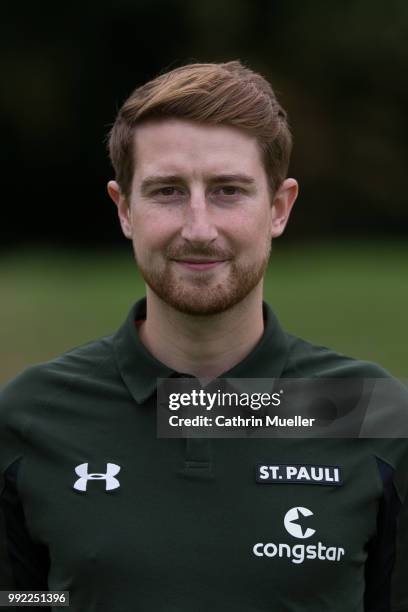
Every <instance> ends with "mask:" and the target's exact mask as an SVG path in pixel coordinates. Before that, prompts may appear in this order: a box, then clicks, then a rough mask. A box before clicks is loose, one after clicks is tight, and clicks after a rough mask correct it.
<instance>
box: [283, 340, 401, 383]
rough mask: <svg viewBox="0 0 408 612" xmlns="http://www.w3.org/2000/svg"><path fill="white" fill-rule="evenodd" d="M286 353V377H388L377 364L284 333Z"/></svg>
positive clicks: (389, 375) (388, 374)
mask: <svg viewBox="0 0 408 612" xmlns="http://www.w3.org/2000/svg"><path fill="white" fill-rule="evenodd" d="M287 340H288V347H289V356H288V361H287V365H286V371H285V375H286V376H293V377H301V378H314V377H318V378H337V377H341V378H347V377H350V378H354V377H359V378H392V375H391V374H390V373H389V372H388V371H387V370H386V369H384V368H383V367H381V366H380V365H378V364H376V363H373V362H370V361H365V360H361V359H356V358H354V357H350V356H348V355H344V354H343V353H339V352H337V351H335V350H333V349H331V348H328V347H326V346H320V345H317V344H313V343H311V342H308V341H307V340H304V339H302V338H298V337H297V336H293V335H291V334H287Z"/></svg>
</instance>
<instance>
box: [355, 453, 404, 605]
mask: <svg viewBox="0 0 408 612" xmlns="http://www.w3.org/2000/svg"><path fill="white" fill-rule="evenodd" d="M376 459H377V466H378V470H379V474H380V476H381V481H382V483H383V496H382V498H381V501H380V505H379V511H378V518H377V533H376V536H375V538H374V539H373V540H372V541H371V542H370V545H369V548H368V558H367V561H366V567H365V582H366V590H365V595H364V610H365V612H391V610H396V609H397V610H399V609H400V608H391V599H392V594H391V593H392V580H393V573H394V566H395V558H396V548H397V536H398V537H399V534H398V533H397V524H398V519H399V515H400V511H401V505H402V504H401V501H400V498H399V496H398V493H397V490H396V488H395V485H394V472H395V471H394V469H393V468H392V467H391V466H390V465H389V464H388V463H385V462H384V461H382V460H381V459H379V458H376ZM401 610H403V608H401Z"/></svg>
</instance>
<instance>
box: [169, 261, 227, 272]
mask: <svg viewBox="0 0 408 612" xmlns="http://www.w3.org/2000/svg"><path fill="white" fill-rule="evenodd" d="M173 261H174V262H175V263H177V264H179V265H181V266H183V268H187V269H188V270H212V269H213V268H216V267H217V266H220V265H221V264H223V263H225V262H226V261H227V260H225V259H220V260H217V261H188V260H180V259H174V260H173Z"/></svg>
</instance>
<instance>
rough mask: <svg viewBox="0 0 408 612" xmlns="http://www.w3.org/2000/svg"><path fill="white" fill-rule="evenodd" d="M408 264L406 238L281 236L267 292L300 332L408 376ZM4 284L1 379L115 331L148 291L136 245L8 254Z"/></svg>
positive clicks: (286, 322) (0, 281)
mask: <svg viewBox="0 0 408 612" xmlns="http://www.w3.org/2000/svg"><path fill="white" fill-rule="evenodd" d="M275 245H276V246H275ZM407 271H408V247H407V245H405V244H403V243H396V242H381V241H378V242H361V241H360V242H345V241H342V240H341V239H340V238H339V242H338V244H334V243H328V244H316V245H314V246H311V245H310V244H309V243H308V244H297V245H289V246H287V245H284V243H282V244H281V243H279V242H278V243H276V242H275V243H274V248H273V253H272V258H271V263H270V266H269V269H268V273H267V277H266V284H265V299H266V300H267V301H268V302H269V303H270V304H271V305H272V307H273V308H274V310H275V312H276V313H277V315H278V317H279V319H280V321H281V323H282V324H283V326H284V327H285V328H286V329H287V330H288V331H290V332H291V333H294V334H296V335H299V336H302V337H303V338H306V339H308V340H310V341H312V342H315V343H317V344H323V345H325V346H330V347H331V348H334V349H336V350H338V351H340V352H343V353H346V354H348V355H351V356H353V357H358V358H362V359H368V360H370V361H375V362H377V363H379V364H381V365H382V366H384V367H385V368H387V369H388V370H389V371H390V372H391V373H392V374H394V375H395V376H397V377H400V378H406V377H408V365H407V356H408V350H407V331H406V327H407V320H408V284H407V279H408V273H407ZM0 287H1V302H0V314H1V321H2V325H1V329H0V384H2V383H4V382H6V381H7V380H8V379H10V378H12V377H13V376H14V375H16V374H17V373H18V372H19V371H21V370H22V369H23V368H25V367H27V366H28V365H31V364H33V363H37V362H40V361H45V360H47V359H50V358H52V357H54V356H56V355H58V354H60V353H62V352H64V351H66V350H68V349H70V348H72V347H73V346H77V345H79V344H82V343H84V342H87V341H88V340H92V339H94V338H97V337H99V336H102V335H106V334H110V333H112V332H113V331H115V330H116V328H117V327H118V326H119V325H120V324H121V323H122V321H123V320H124V318H125V317H126V315H127V312H128V310H129V308H130V305H131V304H132V303H133V302H134V301H136V300H137V299H138V298H139V297H141V296H142V295H144V285H143V282H142V280H141V278H140V275H139V273H138V271H137V268H136V265H135V263H134V260H133V256H132V253H131V251H130V250H116V251H86V252H84V251H80V250H77V251H72V250H70V251H63V250H57V251H55V250H54V251H51V250H44V251H38V249H32V250H31V249H28V248H27V249H25V250H22V251H19V252H17V251H12V252H8V253H3V255H2V258H1V261H0Z"/></svg>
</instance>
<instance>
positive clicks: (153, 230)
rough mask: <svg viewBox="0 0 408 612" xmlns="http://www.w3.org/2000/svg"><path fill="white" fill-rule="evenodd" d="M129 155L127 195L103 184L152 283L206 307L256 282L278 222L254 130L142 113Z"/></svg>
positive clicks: (233, 300)
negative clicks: (144, 120) (149, 117)
mask: <svg viewBox="0 0 408 612" xmlns="http://www.w3.org/2000/svg"><path fill="white" fill-rule="evenodd" d="M135 159H136V161H135V169H134V176H133V182H132V189H131V194H130V198H129V202H128V203H127V202H125V200H124V198H123V197H122V196H120V192H119V191H116V193H112V191H114V188H113V187H110V188H109V191H110V194H111V196H112V198H113V199H114V200H115V202H116V204H117V205H118V209H119V216H120V220H121V224H122V229H123V231H124V233H125V235H126V236H127V237H128V238H130V239H131V240H132V242H133V248H134V252H135V257H136V260H137V263H138V265H139V268H140V271H141V273H142V276H143V278H144V280H145V282H146V284H147V285H148V287H149V289H150V291H152V292H153V293H154V294H156V296H158V297H159V298H160V299H161V300H163V301H164V302H166V303H167V304H169V305H170V306H172V307H173V308H175V309H176V310H178V311H181V312H184V313H188V314H191V315H211V314H216V313H219V312H223V311H225V310H227V309H228V308H231V307H232V306H234V305H235V304H237V303H239V302H241V301H242V300H243V299H244V298H246V297H247V296H248V295H249V294H250V293H251V292H252V291H255V290H256V288H258V289H259V287H262V279H263V275H264V273H265V268H266V266H267V263H268V259H269V254H270V248H271V238H272V237H273V236H274V235H278V234H279V233H281V232H282V231H283V227H284V223H283V226H282V221H281V220H280V221H279V222H278V221H277V217H278V216H279V214H278V213H279V211H277V208H279V206H278V207H275V206H271V195H270V191H269V188H268V181H267V177H266V173H265V170H264V168H263V165H262V162H261V157H260V152H259V149H258V145H257V142H256V140H255V139H254V138H253V137H251V136H249V135H247V134H246V133H244V132H241V131H240V130H238V129H236V128H232V127H228V126H211V125H204V124H197V123H193V122H189V121H184V120H179V119H169V120H162V121H156V122H149V123H146V124H143V125H141V126H140V127H138V128H137V129H136V133H135ZM289 180H290V179H289ZM111 183H112V184H114V182H111ZM110 185H111V184H110ZM115 185H116V184H115ZM281 216H282V215H281ZM285 222H286V220H285ZM278 226H279V227H278Z"/></svg>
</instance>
